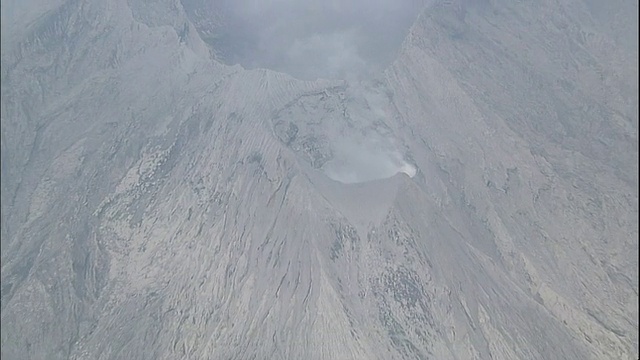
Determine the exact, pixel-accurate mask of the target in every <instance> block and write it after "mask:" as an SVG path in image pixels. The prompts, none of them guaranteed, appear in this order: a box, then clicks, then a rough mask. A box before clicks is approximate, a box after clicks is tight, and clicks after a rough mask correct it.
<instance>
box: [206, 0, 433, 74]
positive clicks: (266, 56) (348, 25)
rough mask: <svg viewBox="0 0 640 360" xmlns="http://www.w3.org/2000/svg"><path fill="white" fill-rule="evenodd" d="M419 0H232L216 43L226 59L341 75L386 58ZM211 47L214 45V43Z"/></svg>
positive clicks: (420, 3) (248, 64) (421, 1)
mask: <svg viewBox="0 0 640 360" xmlns="http://www.w3.org/2000/svg"><path fill="white" fill-rule="evenodd" d="M423 5H424V0H368V1H364V0H342V1H339V0H270V1H269V0H236V1H229V2H226V3H224V4H223V5H222V6H226V7H227V9H226V11H225V12H224V13H225V14H227V15H226V19H225V24H226V25H225V26H226V30H225V31H224V34H222V35H221V41H219V43H218V47H219V49H218V50H219V51H220V53H223V54H224V53H227V54H226V56H223V57H226V58H227V59H228V61H231V62H239V63H240V64H242V65H243V66H245V67H249V68H254V67H265V68H270V69H274V70H278V71H283V72H287V73H289V74H292V75H294V76H297V77H301V78H306V79H313V78H316V77H329V78H344V77H345V76H346V74H357V73H367V72H370V71H373V70H375V69H381V68H382V67H384V66H386V65H387V63H388V62H390V61H391V60H392V59H393V57H394V54H395V52H396V51H397V50H398V49H399V47H400V45H401V43H402V40H403V39H404V37H405V36H406V33H407V31H408V29H409V27H410V26H411V24H412V23H413V21H414V20H415V17H416V16H417V13H418V12H419V10H420V9H421V8H422V6H423ZM214 47H215V45H214Z"/></svg>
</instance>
